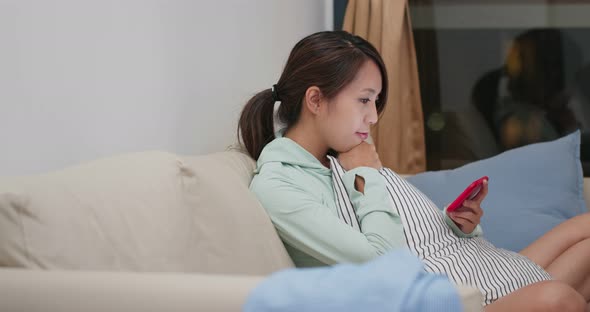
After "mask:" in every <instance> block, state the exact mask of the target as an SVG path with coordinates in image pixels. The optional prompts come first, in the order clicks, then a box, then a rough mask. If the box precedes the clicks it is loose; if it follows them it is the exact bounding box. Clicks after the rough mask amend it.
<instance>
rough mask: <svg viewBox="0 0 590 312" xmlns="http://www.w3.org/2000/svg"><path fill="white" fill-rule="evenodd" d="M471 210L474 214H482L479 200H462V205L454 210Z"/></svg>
mask: <svg viewBox="0 0 590 312" xmlns="http://www.w3.org/2000/svg"><path fill="white" fill-rule="evenodd" d="M462 208H463V209H462ZM468 210H470V211H472V212H473V213H475V214H476V215H483V209H482V208H481V205H480V203H479V202H477V201H474V200H466V201H464V202H463V206H462V207H461V208H459V209H457V210H455V211H468Z"/></svg>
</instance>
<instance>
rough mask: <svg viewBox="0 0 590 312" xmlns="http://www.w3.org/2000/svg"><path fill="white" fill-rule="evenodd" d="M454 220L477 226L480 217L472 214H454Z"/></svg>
mask: <svg viewBox="0 0 590 312" xmlns="http://www.w3.org/2000/svg"><path fill="white" fill-rule="evenodd" d="M453 217H454V218H457V219H464V220H468V221H469V223H471V224H479V220H480V217H479V216H478V215H476V214H474V213H472V212H461V213H456V214H455V215H454V216H453Z"/></svg>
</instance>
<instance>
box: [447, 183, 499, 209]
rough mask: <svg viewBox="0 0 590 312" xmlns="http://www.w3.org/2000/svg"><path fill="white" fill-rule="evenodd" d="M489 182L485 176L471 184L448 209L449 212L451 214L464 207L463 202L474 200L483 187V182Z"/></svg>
mask: <svg viewBox="0 0 590 312" xmlns="http://www.w3.org/2000/svg"><path fill="white" fill-rule="evenodd" d="M484 180H486V181H487V180H489V179H488V177H487V176H483V177H481V178H479V179H477V180H475V181H473V183H471V184H470V185H469V186H468V187H467V188H466V189H465V190H464V191H463V192H462V193H461V194H460V195H459V196H458V197H457V198H456V199H455V200H454V201H453V202H452V203H451V204H450V205H449V206H448V207H447V212H451V211H454V210H456V209H457V208H459V207H461V206H463V202H464V201H465V200H467V199H473V198H474V197H475V196H477V194H479V191H481V188H482V187H483V181H484Z"/></svg>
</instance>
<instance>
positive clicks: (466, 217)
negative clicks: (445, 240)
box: [447, 180, 488, 234]
mask: <svg viewBox="0 0 590 312" xmlns="http://www.w3.org/2000/svg"><path fill="white" fill-rule="evenodd" d="M487 194H488V181H487V180H485V181H484V182H483V187H482V188H481V191H480V192H479V193H478V194H477V196H475V197H474V198H473V199H471V200H469V199H467V200H465V201H464V202H463V206H461V207H459V208H457V209H456V210H455V211H452V212H447V215H448V216H449V218H451V220H453V222H455V224H457V226H458V227H459V229H460V230H461V231H462V232H463V233H465V234H470V233H471V232H473V230H475V227H476V226H477V225H478V224H479V222H480V221H481V217H482V216H483V209H481V202H482V201H483V200H484V198H485V197H486V195H487Z"/></svg>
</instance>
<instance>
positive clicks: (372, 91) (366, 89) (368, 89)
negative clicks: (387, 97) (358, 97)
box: [361, 88, 377, 93]
mask: <svg viewBox="0 0 590 312" xmlns="http://www.w3.org/2000/svg"><path fill="white" fill-rule="evenodd" d="M364 91H369V92H371V93H377V91H375V89H373V88H364V89H362V90H361V92H364Z"/></svg>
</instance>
